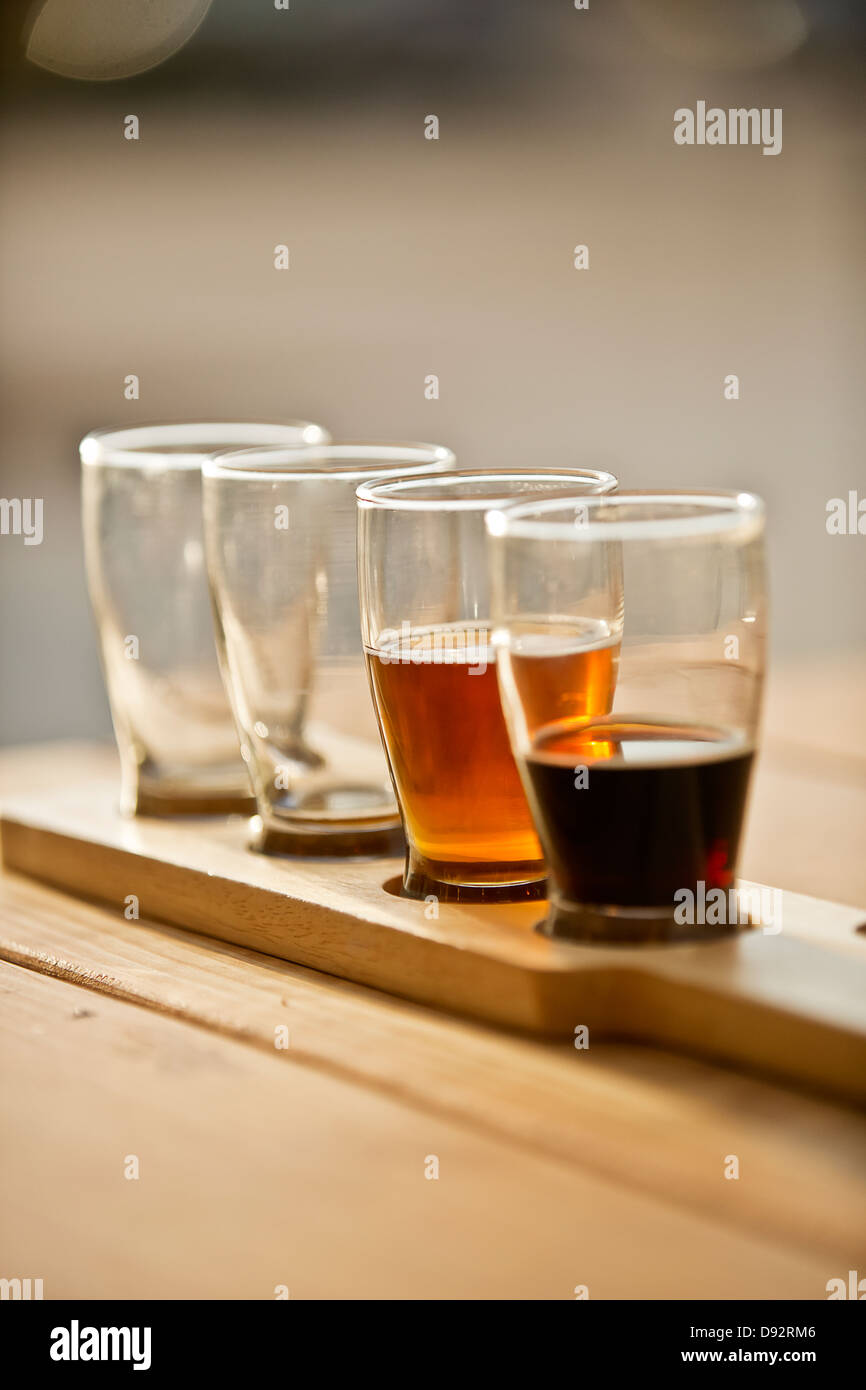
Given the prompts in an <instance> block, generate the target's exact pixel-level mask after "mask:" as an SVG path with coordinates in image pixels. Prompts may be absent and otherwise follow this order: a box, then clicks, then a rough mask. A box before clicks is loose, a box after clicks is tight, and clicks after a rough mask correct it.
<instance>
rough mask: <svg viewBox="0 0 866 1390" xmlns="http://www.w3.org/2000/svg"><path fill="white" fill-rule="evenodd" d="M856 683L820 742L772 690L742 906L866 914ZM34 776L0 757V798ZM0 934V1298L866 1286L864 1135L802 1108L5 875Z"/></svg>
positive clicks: (786, 692) (805, 1100)
mask: <svg viewBox="0 0 866 1390" xmlns="http://www.w3.org/2000/svg"><path fill="white" fill-rule="evenodd" d="M863 674H864V673H863V670H862V667H861V668H860V670H857V669H856V667H854V666H853V665H852V666H849V667H848V668H847V672H846V673H842V674H840V677H839V679H840V680H841V681H842V682H843V690H844V694H843V696H842V697H841V698H840V701H839V704H838V706H837V717H835V718H834V721H833V722H832V723H829V724H828V723H827V721H826V720H816V721H814V724H816V725H818V727H814V725H813V723H812V722H811V721H810V720H808V719H807V718H806V713H807V711H808V710H809V709H810V708H813V704H812V702H813V701H814V700H817V699H818V694H819V691H820V689H822V688H824V689H826V688H827V687H826V681H827V671H826V668H824V669H823V670H822V671H819V672H815V673H807V672H805V671H801V672H799V673H794V675H793V676H792V675H791V673H780V677H779V679H778V680H777V682H776V683H775V687H774V688H771V695H770V708H769V712H768V716H769V717H768V721H767V724H768V727H770V728H771V729H772V730H773V734H772V736H770V737H767V739H766V742H765V751H764V754H763V757H762V760H761V765H760V768H759V774H758V783H757V787H756V791H755V796H754V800H753V812H752V822H751V830H750V838H749V847H748V850H747V853H746V856H745V860H744V863H743V865H742V868H743V872H744V874H745V875H746V876H747V877H749V878H754V879H759V880H763V881H764V882H769V883H773V884H775V885H776V886H781V887H787V888H791V889H796V890H797V891H800V892H810V893H813V894H815V895H816V896H823V897H830V898H834V899H837V900H839V901H844V902H849V903H853V904H855V905H857V904H861V903H864V902H866V882H864V875H866V845H864V826H866V775H864V773H866V734H864V728H863V710H862V697H861V695H860V692H861V691H862V689H863V684H862V676H863ZM68 755H69V749H68V747H67V748H66V750H65V754H64V756H65V757H67V758H68ZM100 756H102V757H108V756H111V755H110V754H109V753H104V754H102V755H100ZM93 757H94V754H93V752H92V750H85V749H82V750H81V753H80V762H81V767H82V769H84V770H86V768H87V767H88V766H93V762H92V759H93ZM57 766H58V760H57V754H56V750H55V749H53V748H51V747H41V748H37V749H32V748H31V749H14V750H7V751H6V752H5V753H4V754H2V756H0V794H3V795H8V794H20V793H21V792H22V791H28V792H31V791H37V790H38V789H39V787H40V786H49V785H51V783H52V779H54V778H56V776H57V775H58V774H57ZM64 766H66V763H64ZM864 918H866V911H864ZM0 923H2V931H0V938H2V941H0V958H2V959H0V989H2V994H3V1008H2V1011H0V1039H2V1043H0V1045H2V1053H3V1056H2V1062H0V1106H2V1126H0V1128H2V1139H0V1143H2V1153H3V1157H2V1175H3V1181H2V1184H0V1277H5V1278H13V1277H19V1278H27V1277H29V1278H41V1279H43V1281H44V1294H45V1297H46V1298H62V1297H83V1298H102V1297H118V1298H137V1297H140V1298H264V1299H270V1298H274V1297H275V1296H277V1294H278V1291H282V1290H284V1289H287V1290H288V1292H289V1295H290V1296H291V1297H292V1298H340V1299H342V1298H392V1299H401V1298H430V1299H452V1298H544V1299H548V1298H549V1299H572V1298H574V1297H575V1289H576V1288H577V1287H578V1286H585V1287H586V1288H587V1289H588V1293H589V1297H590V1298H594V1299H598V1298H677V1299H679V1298H711V1297H720V1298H736V1297H745V1298H776V1297H791V1298H799V1299H816V1298H817V1299H821V1298H825V1297H826V1292H825V1285H826V1283H827V1281H828V1280H829V1279H831V1278H835V1277H839V1276H841V1277H843V1278H846V1277H847V1272H848V1270H849V1269H859V1270H860V1271H863V1270H864V1269H866V1234H864V1233H866V1178H864V1172H866V1118H864V1117H863V1116H862V1115H860V1114H858V1113H857V1112H855V1111H854V1110H848V1109H845V1108H843V1107H842V1106H838V1105H835V1104H831V1103H829V1102H828V1101H826V1100H824V1099H822V1098H821V1097H820V1096H818V1095H808V1094H805V1093H798V1092H795V1091H792V1090H786V1089H783V1088H780V1087H777V1086H773V1085H770V1084H769V1083H767V1082H765V1081H762V1080H759V1079H757V1078H754V1077H750V1076H746V1075H741V1074H738V1073H735V1072H733V1071H728V1070H725V1069H722V1068H719V1067H713V1066H710V1065H708V1064H705V1063H701V1062H697V1061H694V1060H692V1059H690V1058H687V1057H682V1056H673V1055H667V1054H663V1053H660V1052H655V1051H650V1050H648V1049H644V1048H637V1047H631V1046H629V1047H626V1046H621V1045H615V1044H608V1045H593V1046H591V1047H590V1049H589V1050H588V1051H576V1050H575V1049H573V1048H571V1047H569V1046H568V1045H559V1044H545V1043H540V1042H532V1041H527V1040H525V1039H521V1038H518V1037H516V1036H510V1035H508V1034H506V1033H502V1032H496V1031H494V1030H492V1029H487V1028H485V1027H482V1026H477V1025H473V1024H471V1023H466V1022H462V1021H458V1020H455V1019H453V1018H449V1017H446V1016H444V1015H440V1014H437V1013H435V1012H433V1011H431V1010H428V1009H424V1008H421V1007H418V1006H415V1005H412V1004H408V1003H405V1002H402V1001H399V1000H396V999H393V998H390V997H388V996H386V995H381V994H377V993H375V992H373V991H371V990H368V989H365V988H362V987H359V986H354V985H351V984H347V983H345V982H343V981H339V980H337V979H334V978H332V977H329V976H325V975H320V974H317V973H316V972H313V971H310V970H306V969H302V968H300V967H295V966H291V965H287V964H285V963H284V962H281V961H277V960H275V959H273V958H271V957H267V956H260V955H256V954H254V953H252V952H248V951H244V950H241V949H238V948H234V947H229V946H225V945H221V944H219V943H218V942H215V941H211V940H205V939H203V938H199V937H196V936H194V935H192V934H190V933H187V932H184V931H180V930H177V929H174V928H169V927H165V926H161V925H158V924H154V923H148V922H143V921H142V922H134V921H127V920H126V919H125V918H124V917H123V916H122V915H120V914H119V913H117V912H115V911H113V910H109V909H106V908H104V907H97V906H93V905H90V904H87V903H82V902H79V901H76V900H74V899H72V898H69V897H66V896H64V895H63V894H61V893H58V892H56V891H54V890H51V889H49V888H45V887H43V886H41V885H39V884H36V883H33V882H30V881H28V880H26V879H24V878H21V877H16V876H14V875H10V874H8V873H7V874H5V875H4V876H3V877H2V879H0ZM283 1027H285V1028H287V1029H288V1042H289V1045H288V1047H286V1048H281V1047H278V1046H276V1041H277V1040H282V1036H283V1035H282V1034H281V1033H280V1032H279V1031H278V1030H280V1029H282V1028H283ZM732 1155H733V1156H736V1158H737V1160H738V1163H739V1178H738V1179H730V1178H726V1177H725V1170H726V1167H728V1169H730V1167H731V1160H730V1156H732ZM131 1156H135V1158H136V1159H137V1161H138V1173H139V1175H138V1177H137V1178H130V1177H127V1176H125V1173H126V1171H131V1170H132V1167H133V1165H132V1164H131V1162H130V1159H131ZM437 1166H438V1176H436V1177H432V1176H430V1174H431V1173H432V1172H433V1171H434V1169H435V1168H436V1167H437Z"/></svg>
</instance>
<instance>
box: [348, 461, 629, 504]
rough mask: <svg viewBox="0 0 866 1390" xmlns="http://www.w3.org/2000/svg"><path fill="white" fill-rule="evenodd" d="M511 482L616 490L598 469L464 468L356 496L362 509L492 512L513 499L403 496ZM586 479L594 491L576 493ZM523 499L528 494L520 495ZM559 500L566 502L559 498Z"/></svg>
mask: <svg viewBox="0 0 866 1390" xmlns="http://www.w3.org/2000/svg"><path fill="white" fill-rule="evenodd" d="M500 478H501V479H505V480H508V479H510V480H511V481H513V482H517V481H521V482H527V483H531V482H538V481H544V482H559V481H560V480H561V482H562V487H563V490H564V491H566V492H569V491H570V495H572V496H581V497H591V496H594V495H598V494H599V493H604V495H609V494H610V493H611V492H612V491H613V489H614V488H616V487H617V480H616V478H615V477H614V475H613V474H612V473H607V472H605V471H603V470H602V469H597V468H461V469H455V470H454V471H452V472H450V473H431V474H430V475H428V476H427V477H424V475H423V474H420V475H416V476H413V477H411V478H401V477H397V478H383V479H382V480H381V482H374V483H362V485H361V486H360V487H359V488H358V489H357V490H356V492H355V496H356V497H357V499H358V506H359V507H361V508H372V507H381V508H383V509H384V510H387V511H407V512H430V511H435V512H449V511H450V512H468V511H474V512H485V513H486V512H489V511H491V510H492V509H493V508H495V507H497V506H499V505H502V506H508V507H509V508H510V507H511V505H512V502H511V498H510V497H509V496H508V495H507V494H505V495H503V496H502V497H496V495H495V494H491V493H487V494H486V495H479V496H477V497H445V496H443V497H442V498H430V497H425V498H413V497H411V496H403V495H401V494H403V493H411V492H412V491H413V490H416V489H418V488H423V487H425V486H428V485H429V487H430V488H431V489H435V490H436V491H437V492H438V491H440V490H441V491H443V492H444V491H445V489H446V488H448V487H454V486H455V485H457V486H464V485H465V484H466V483H472V482H474V481H477V482H479V483H481V482H491V481H495V480H497V479H500ZM579 479H583V480H584V481H586V483H587V484H589V485H592V490H590V488H589V487H588V488H587V491H586V492H581V493H576V492H574V491H573V489H574V486H575V483H576V482H577V481H578V480H579ZM518 495H520V496H524V495H525V494H518ZM555 500H557V501H562V500H564V499H562V498H558V499H555Z"/></svg>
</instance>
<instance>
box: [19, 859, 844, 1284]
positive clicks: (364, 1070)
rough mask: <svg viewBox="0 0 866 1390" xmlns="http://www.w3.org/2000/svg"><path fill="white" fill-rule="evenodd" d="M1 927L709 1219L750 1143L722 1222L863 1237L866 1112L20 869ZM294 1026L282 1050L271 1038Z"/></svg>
mask: <svg viewBox="0 0 866 1390" xmlns="http://www.w3.org/2000/svg"><path fill="white" fill-rule="evenodd" d="M0 921H2V923H3V927H2V940H0V955H2V956H4V957H5V958H6V959H8V960H12V961H17V962H18V963H19V964H21V965H26V966H29V967H31V968H33V969H36V970H38V971H44V972H45V973H47V974H51V975H54V976H56V977H58V978H60V979H65V980H69V981H74V982H76V983H78V984H81V985H83V986H85V987H86V988H88V989H90V990H92V991H98V992H99V993H103V994H108V995H111V996H113V997H115V998H117V999H120V1000H126V1001H134V1002H136V1003H139V1004H141V1005H143V1006H145V1007H147V1008H150V1009H154V1010H157V1011H159V1012H163V1013H166V1014H170V1015H173V1016H175V1017H176V1018H179V1019H182V1020H186V1021H187V1022H189V1023H194V1024H196V1025H197V1026H199V1027H201V1028H205V1029H208V1030H211V1031H214V1032H216V1033H220V1034H222V1035H224V1036H225V1037H226V1038H229V1039H232V1040H234V1041H236V1042H241V1043H244V1044H247V1045H249V1046H252V1047H255V1048H257V1049H260V1050H262V1051H264V1052H266V1053H268V1054H269V1055H270V1056H271V1057H275V1058H276V1059H277V1061H278V1062H281V1063H282V1064H283V1065H302V1066H304V1067H307V1068H312V1069H313V1070H315V1071H324V1072H326V1073H328V1074H330V1075H333V1076H336V1077H338V1078H341V1079H344V1080H347V1081H350V1082H353V1083H355V1084H361V1085H364V1086H366V1087H370V1088H373V1089H375V1090H377V1091H381V1092H382V1093H384V1094H385V1095H387V1096H389V1097H391V1098H394V1099H397V1100H399V1101H401V1102H403V1103H405V1104H408V1105H410V1106H412V1107H413V1108H416V1109H420V1110H422V1111H424V1112H425V1113H429V1114H436V1115H439V1116H442V1117H446V1118H449V1119H453V1120H458V1121H459V1122H460V1123H462V1124H463V1125H466V1126H469V1127H470V1128H471V1129H473V1130H474V1131H476V1132H478V1133H481V1134H484V1135H486V1136H488V1137H496V1138H498V1139H499V1140H500V1141H504V1142H506V1143H508V1144H509V1145H516V1146H518V1147H520V1148H525V1149H529V1150H530V1151H532V1152H536V1153H543V1154H546V1155H547V1156H549V1157H552V1158H557V1159H560V1160H565V1161H567V1162H572V1163H576V1164H578V1165H579V1166H580V1168H581V1169H582V1170H585V1171H587V1172H590V1173H594V1174H596V1175H597V1176H601V1177H606V1178H609V1179H611V1180H616V1181H619V1182H621V1183H623V1184H624V1185H626V1186H628V1187H629V1188H630V1189H631V1190H635V1191H640V1192H642V1193H645V1194H649V1195H652V1196H654V1197H655V1198H656V1199H657V1200H659V1201H661V1202H664V1203H667V1202H669V1201H670V1200H671V1198H672V1194H675V1197H676V1202H677V1204H678V1205H679V1206H681V1207H683V1208H685V1209H688V1210H692V1211H694V1212H696V1213H698V1214H700V1215H702V1216H704V1217H707V1218H713V1217H714V1215H715V1214H716V1212H717V1207H718V1202H719V1178H718V1170H719V1165H720V1163H721V1162H722V1160H723V1158H724V1155H726V1154H729V1153H736V1154H738V1155H739V1156H740V1158H741V1160H742V1163H743V1166H744V1170H745V1169H746V1168H747V1169H748V1176H749V1181H748V1182H747V1183H742V1184H741V1185H740V1187H739V1188H738V1193H739V1195H738V1200H737V1202H736V1203H731V1204H729V1207H728V1209H727V1218H726V1219H727V1220H728V1221H729V1222H731V1224H732V1226H733V1227H734V1228H736V1229H740V1230H742V1231H743V1232H744V1233H747V1234H748V1233H750V1232H751V1233H755V1234H761V1235H762V1236H765V1237H767V1238H772V1239H773V1240H774V1241H775V1242H776V1243H779V1244H782V1245H790V1246H791V1247H792V1248H794V1249H798V1250H801V1251H808V1250H812V1251H814V1250H818V1249H822V1250H824V1251H826V1253H827V1255H828V1257H829V1256H830V1255H831V1254H834V1255H835V1256H836V1257H837V1258H838V1257H839V1255H840V1253H842V1252H845V1251H847V1250H848V1249H849V1248H850V1240H851V1233H852V1230H856V1229H857V1228H858V1225H860V1226H862V1227H863V1228H864V1229H866V1189H864V1184H863V1180H862V1171H863V1169H864V1167H866V1120H864V1119H863V1118H862V1117H860V1116H857V1115H855V1114H853V1113H849V1112H846V1111H844V1110H839V1109H837V1108H836V1107H834V1106H832V1105H829V1104H827V1103H822V1102H820V1101H817V1100H813V1099H810V1098H807V1097H805V1096H801V1095H786V1094H784V1093H779V1092H777V1091H775V1090H774V1089H773V1088H772V1087H770V1086H768V1085H766V1084H763V1083H761V1082H759V1081H756V1080H753V1079H750V1078H746V1077H740V1076H736V1075H734V1074H733V1073H730V1072H720V1071H718V1070H717V1069H715V1068H712V1067H709V1066H706V1065H704V1064H702V1063H700V1062H696V1061H690V1060H687V1059H685V1058H680V1057H674V1056H670V1055H665V1054H662V1053H658V1052H655V1051H649V1050H646V1049H636V1048H628V1047H623V1046H615V1045H607V1046H605V1045H603V1044H595V1043H593V1044H592V1045H591V1046H590V1048H589V1050H588V1051H576V1050H575V1049H574V1048H573V1047H569V1046H567V1045H566V1046H563V1045H562V1044H550V1043H532V1042H529V1041H526V1040H521V1039H517V1038H514V1037H510V1036H508V1035H504V1034H500V1033H495V1032H493V1031H492V1030H490V1029H485V1028H482V1027H480V1026H478V1025H473V1024H469V1023H461V1022H457V1021H456V1020H453V1019H449V1018H445V1017H442V1016H439V1015H437V1014H435V1013H433V1012H432V1011H430V1010H426V1009H420V1008H418V1007H416V1006H413V1005H410V1004H406V1003H403V1002H402V1001H399V1000H396V999H391V998H388V997H387V996H384V995H380V994H377V993H374V992H373V991H370V990H367V989H364V988H361V987H359V986H355V985H351V984H347V983H345V982H342V981H338V980H336V979H333V978H331V977H328V976H323V975H319V974H317V973H316V972H313V971H308V970H304V969H302V968H300V967H297V966H291V965H288V964H286V963H284V962H281V961H278V960H274V959H272V958H268V957H264V956H260V955H256V954H254V953H252V952H248V951H244V950H241V949H238V948H235V947H229V946H225V945H222V944H220V943H218V942H214V941H204V940H201V939H200V938H196V937H195V936H193V935H192V934H190V933H187V932H183V931H180V930H177V929H175V928H171V927H164V926H163V927H160V926H157V925H155V924H152V925H150V926H149V929H148V930H147V931H142V930H140V927H139V926H138V925H136V924H134V923H131V922H127V921H126V920H125V919H124V918H123V916H122V915H121V914H120V913H117V912H109V911H107V910H106V909H104V908H98V907H95V906H92V905H89V904H84V903H77V902H75V901H73V900H69V899H67V898H65V897H63V896H62V895H61V894H59V893H56V892H53V891H51V890H49V889H46V888H44V887H42V886H41V885H38V884H35V883H31V882H29V881H27V880H26V879H17V878H15V877H13V876H11V875H4V876H3V877H2V878H0ZM92 1007H96V1006H95V1005H94V1006H92ZM281 1026H286V1027H288V1030H289V1047H288V1048H287V1049H285V1050H277V1049H276V1047H275V1041H276V1029H277V1028H279V1027H281ZM816 1136H820V1143H816V1142H815V1141H816ZM782 1175H784V1181H781V1180H780V1178H781V1176H782Z"/></svg>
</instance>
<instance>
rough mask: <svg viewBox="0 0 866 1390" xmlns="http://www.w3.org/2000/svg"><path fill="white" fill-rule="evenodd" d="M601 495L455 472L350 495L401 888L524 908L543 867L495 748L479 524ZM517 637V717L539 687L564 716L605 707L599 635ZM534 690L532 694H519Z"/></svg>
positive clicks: (581, 479) (605, 667)
mask: <svg viewBox="0 0 866 1390" xmlns="http://www.w3.org/2000/svg"><path fill="white" fill-rule="evenodd" d="M615 486H616V482H615V479H614V478H613V477H612V476H611V475H610V474H599V473H595V472H589V471H588V470H573V471H571V472H569V473H566V472H556V471H552V472H549V473H529V472H519V471H515V472H508V471H500V472H489V473H486V472H476V473H469V472H462V473H460V472H458V473H452V474H449V475H447V476H443V477H441V478H438V479H401V480H394V481H392V482H389V483H382V484H379V483H376V484H371V485H367V486H364V487H361V488H359V490H358V504H359V579H360V592H361V609H362V628H363V632H364V640H365V650H366V656H367V667H368V671H369V676H370V685H371V689H372V693H373V699H374V703H375V707H376V713H377V716H378V719H379V726H380V730H381V734H382V742H383V745H384V747H385V751H386V754H387V758H388V763H389V767H390V770H391V776H392V779H393V782H394V787H395V789H396V792H397V797H398V801H399V804H400V809H401V814H402V818H403V825H404V829H405V832H406V840H407V846H408V851H407V863H406V871H405V875H404V891H405V892H406V893H408V894H409V895H410V896H413V897H427V896H429V895H435V896H436V897H438V898H442V899H450V900H457V901H467V900H480V901H484V900H486V899H500V900H501V899H507V898H519V897H533V896H539V895H541V894H542V893H543V890H544V876H545V865H544V858H543V855H542V851H541V846H540V844H539V841H538V836H537V834H536V831H535V827H534V825H533V822H532V817H531V814H530V810H529V807H528V805H527V801H526V795H525V792H524V788H523V784H522V782H521V778H520V774H519V772H518V769H517V766H516V764H515V761H514V757H513V754H512V752H511V747H510V744H509V738H508V731H507V728H506V725H505V720H504V717H503V713H502V706H501V702H500V696H499V687H498V683H497V678H496V652H495V650H494V648H493V646H492V644H491V640H490V636H491V633H490V620H489V600H488V591H487V566H486V557H485V553H484V513H485V511H486V510H487V509H488V508H490V507H491V506H493V505H498V506H507V505H508V504H509V503H510V502H511V501H512V500H513V499H514V498H515V497H526V496H533V495H534V496H539V495H544V496H548V497H551V496H557V495H562V494H564V493H565V492H567V491H570V492H573V491H574V489H575V488H584V489H585V490H586V491H587V492H588V493H589V492H593V491H595V492H600V491H602V490H603V489H606V488H613V487H615ZM593 635H594V637H595V640H594V641H593V640H592V637H591V635H590V633H589V631H588V629H587V627H586V626H585V625H582V624H578V625H575V624H566V625H565V626H563V627H562V628H561V630H560V631H559V632H558V633H557V634H556V635H555V637H553V638H552V637H551V634H550V633H549V632H546V633H544V634H541V635H539V637H538V639H537V640H533V638H532V637H531V636H528V637H527V640H526V642H525V644H524V650H523V652H522V653H521V656H520V658H519V660H518V664H519V666H520V670H521V677H520V678H521V680H522V682H523V687H524V690H525V692H526V698H527V702H528V704H529V705H531V704H532V702H533V700H534V699H536V698H538V699H540V700H541V702H542V703H543V704H544V706H545V708H546V707H547V700H546V698H545V696H544V692H545V690H546V689H547V687H548V685H549V684H550V682H551V681H553V683H554V684H555V686H556V689H557V692H558V695H559V698H560V700H561V702H562V705H563V708H564V709H566V710H567V711H568V712H569V713H572V714H586V713H598V714H604V713H606V712H607V711H608V709H609V708H610V700H611V692H612V686H613V682H614V679H615V671H616V651H615V647H614V646H613V645H612V644H611V642H610V640H609V639H610V634H609V633H608V632H607V629H606V628H604V626H603V625H602V626H601V627H599V628H598V629H594V630H593ZM536 686H537V687H538V694H537V696H536V694H535V693H534V691H535V687H536Z"/></svg>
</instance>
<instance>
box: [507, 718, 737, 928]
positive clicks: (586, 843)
mask: <svg viewBox="0 0 866 1390" xmlns="http://www.w3.org/2000/svg"><path fill="white" fill-rule="evenodd" d="M753 756H754V754H753V750H752V749H751V747H749V746H748V745H746V744H745V742H744V741H743V740H742V739H739V738H737V736H736V735H734V734H732V733H730V732H725V731H724V730H720V729H712V728H705V727H698V726H689V725H674V724H662V723H655V722H654V723H641V722H638V721H628V720H620V719H615V718H614V717H613V716H611V717H610V718H608V719H601V720H590V721H587V720H585V719H584V720H578V721H575V720H564V721H561V722H559V723H557V724H553V725H550V726H548V727H547V728H545V729H542V730H540V731H539V732H538V733H537V734H536V735H535V737H534V739H533V743H532V749H531V752H530V755H529V757H528V758H527V761H526V770H527V775H528V779H529V785H530V787H531V795H532V800H533V802H534V806H535V812H536V820H537V823H538V826H539V829H540V832H541V837H542V841H543V843H544V848H545V851H546V853H547V857H548V863H549V866H550V871H551V874H552V876H553V879H554V881H555V884H556V888H557V891H558V894H559V895H560V896H561V897H563V898H565V899H567V900H568V901H570V902H572V903H577V904H586V905H590V906H591V905H595V904H604V905H613V906H622V907H656V906H658V907H660V908H670V909H673V906H674V894H675V893H676V892H677V891H678V890H680V889H684V888H687V889H690V890H691V891H693V892H694V891H695V890H696V885H697V884H698V883H699V882H701V881H703V883H704V884H705V885H706V888H707V889H709V888H725V889H727V888H728V887H729V886H730V885H731V884H732V883H733V878H734V870H735V865H736V860H737V851H738V848H739V843H740V832H741V830H742V824H743V813H744V810H745V805H746V795H747V792H748V787H749V778H750V775H751V771H752V761H753Z"/></svg>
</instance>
